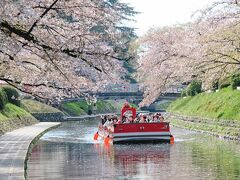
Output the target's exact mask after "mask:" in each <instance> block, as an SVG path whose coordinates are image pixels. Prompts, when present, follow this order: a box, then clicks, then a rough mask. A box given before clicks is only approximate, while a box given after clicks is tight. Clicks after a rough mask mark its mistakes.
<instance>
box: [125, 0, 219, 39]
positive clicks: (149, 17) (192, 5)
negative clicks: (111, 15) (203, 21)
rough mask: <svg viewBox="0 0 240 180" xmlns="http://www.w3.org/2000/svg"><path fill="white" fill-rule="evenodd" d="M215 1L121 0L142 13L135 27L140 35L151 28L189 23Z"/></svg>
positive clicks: (138, 16)
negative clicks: (194, 15)
mask: <svg viewBox="0 0 240 180" xmlns="http://www.w3.org/2000/svg"><path fill="white" fill-rule="evenodd" d="M214 1H216V0H121V2H125V3H129V4H130V6H132V7H134V8H135V10H136V11H138V12H141V14H139V15H137V16H136V18H135V19H136V21H137V22H136V23H134V25H133V26H134V27H136V28H138V30H137V33H138V34H139V35H142V34H144V33H145V32H146V31H147V30H148V29H149V28H151V27H159V26H167V25H172V24H178V23H185V22H189V21H191V16H192V14H193V13H194V12H196V11H197V10H199V9H202V8H204V7H206V6H207V5H209V4H211V3H212V2H214Z"/></svg>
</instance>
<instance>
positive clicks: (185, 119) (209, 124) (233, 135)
mask: <svg viewBox="0 0 240 180" xmlns="http://www.w3.org/2000/svg"><path fill="white" fill-rule="evenodd" d="M166 120H167V121H169V122H170V123H171V124H172V125H174V126H177V127H181V128H185V129H190V130H194V131H198V132H202V133H207V134H211V135H214V136H217V137H219V138H224V139H230V140H237V141H240V121H237V120H224V119H209V118H201V117H189V116H183V115H179V114H173V113H166Z"/></svg>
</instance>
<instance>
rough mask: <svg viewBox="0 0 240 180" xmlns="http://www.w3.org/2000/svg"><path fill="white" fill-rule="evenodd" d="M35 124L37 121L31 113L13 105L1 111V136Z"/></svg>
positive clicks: (7, 105)
mask: <svg viewBox="0 0 240 180" xmlns="http://www.w3.org/2000/svg"><path fill="white" fill-rule="evenodd" d="M34 123H37V120H36V119H35V118H34V117H33V116H32V115H31V114H30V113H29V112H27V111H26V110H24V109H22V108H21V107H18V106H16V105H13V104H11V103H7V104H6V105H5V107H4V109H2V110H1V111H0V135H1V134H4V133H6V132H8V131H12V130H14V129H16V128H20V127H22V126H26V125H31V124H34Z"/></svg>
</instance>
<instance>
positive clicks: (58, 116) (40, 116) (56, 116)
mask: <svg viewBox="0 0 240 180" xmlns="http://www.w3.org/2000/svg"><path fill="white" fill-rule="evenodd" d="M32 115H33V116H34V117H35V118H36V119H37V120H39V121H40V122H63V121H64V114H63V113H62V112H55V113H32Z"/></svg>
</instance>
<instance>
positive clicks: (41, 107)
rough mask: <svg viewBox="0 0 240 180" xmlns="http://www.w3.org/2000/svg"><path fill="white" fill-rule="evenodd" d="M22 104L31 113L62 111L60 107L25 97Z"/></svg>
mask: <svg viewBox="0 0 240 180" xmlns="http://www.w3.org/2000/svg"><path fill="white" fill-rule="evenodd" d="M21 106H22V108H23V109H25V110H26V111H28V112H30V113H55V112H60V111H59V110H58V109H56V108H54V107H52V106H49V105H46V104H44V103H41V102H39V101H35V100H31V99H25V100H22V101H21Z"/></svg>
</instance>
